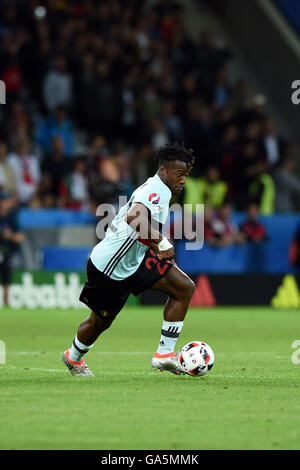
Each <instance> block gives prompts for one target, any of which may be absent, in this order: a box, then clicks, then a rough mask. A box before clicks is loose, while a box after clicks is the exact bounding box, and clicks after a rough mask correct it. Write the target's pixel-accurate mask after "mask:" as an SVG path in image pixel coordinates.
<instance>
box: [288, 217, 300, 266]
mask: <svg viewBox="0 0 300 470" xmlns="http://www.w3.org/2000/svg"><path fill="white" fill-rule="evenodd" d="M289 263H290V264H291V265H292V266H294V267H297V268H300V225H299V226H298V228H297V230H296V233H295V236H294V238H293V240H292V241H291V243H290V246H289Z"/></svg>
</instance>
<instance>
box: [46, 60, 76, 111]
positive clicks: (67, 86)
mask: <svg viewBox="0 0 300 470" xmlns="http://www.w3.org/2000/svg"><path fill="white" fill-rule="evenodd" d="M72 84H73V80H72V75H71V74H70V73H69V72H68V71H67V61H66V58H65V57H64V56H63V55H59V56H57V57H56V59H55V68H54V70H49V71H48V73H47V74H46V76H45V78H44V83H43V96H44V102H45V106H46V108H47V110H48V111H50V112H51V111H54V110H55V109H56V108H57V107H58V106H60V105H63V106H68V107H71V105H72Z"/></svg>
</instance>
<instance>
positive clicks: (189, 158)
mask: <svg viewBox="0 0 300 470" xmlns="http://www.w3.org/2000/svg"><path fill="white" fill-rule="evenodd" d="M155 158H156V160H157V162H158V174H159V176H160V178H161V179H162V181H163V182H164V183H165V184H166V185H167V186H168V187H169V188H170V190H171V191H172V193H173V194H179V193H180V192H181V191H182V189H183V186H184V184H185V180H186V177H187V176H188V175H189V173H190V171H191V169H192V167H193V164H194V159H195V157H194V153H193V150H192V149H186V148H185V147H184V146H183V145H181V144H179V143H178V142H174V143H172V144H167V145H164V147H161V148H160V149H159V150H158V152H157V153H156V155H155Z"/></svg>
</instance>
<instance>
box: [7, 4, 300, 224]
mask: <svg viewBox="0 0 300 470" xmlns="http://www.w3.org/2000/svg"><path fill="white" fill-rule="evenodd" d="M0 57H1V60H0V78H1V79H2V80H3V81H4V82H5V84H6V105H4V106H1V108H0V113H1V115H0V129H1V131H0V139H1V140H0V186H1V189H2V190H7V191H9V192H10V193H11V194H13V195H14V196H15V198H16V200H18V203H19V204H20V205H21V206H28V207H33V208H40V207H42V208H52V207H60V208H62V207H63V208H72V209H82V208H83V209H88V210H91V211H93V212H94V213H95V207H96V206H97V205H98V204H100V203H102V202H112V203H117V199H118V196H119V195H120V194H122V195H127V196H129V195H130V194H131V192H132V190H133V189H134V188H135V187H137V186H138V185H140V184H142V183H143V182H144V181H145V179H146V178H147V177H148V176H150V175H151V174H152V173H153V172H154V170H155V168H154V165H153V160H152V155H153V152H154V151H155V150H157V149H158V148H159V147H160V146H162V145H164V144H166V143H168V142H173V141H180V142H184V143H185V146H187V147H192V148H193V149H194V152H195V154H196V162H195V167H194V169H193V171H192V173H191V178H189V179H188V182H187V185H186V188H185V191H184V194H183V196H182V198H181V201H180V202H184V203H206V204H207V205H209V206H211V207H212V208H213V209H216V210H218V209H220V208H221V209H220V219H222V217H223V215H222V214H225V213H227V212H228V205H230V206H231V207H232V208H234V209H236V210H246V209H247V208H248V207H249V210H250V212H251V211H252V213H254V212H255V211H256V210H257V209H258V210H259V211H260V213H263V214H272V213H273V212H274V211H277V212H293V211H296V210H297V209H298V207H299V206H297V197H298V196H299V193H300V179H299V178H298V177H297V176H296V175H295V172H294V168H295V162H296V159H295V158H296V147H295V145H294V143H293V142H291V141H288V140H286V139H284V138H283V137H282V136H281V135H279V134H278V131H277V129H276V123H275V122H274V120H273V119H272V116H269V115H267V113H266V110H265V101H266V100H265V98H264V97H263V96H262V95H257V94H255V93H253V92H251V86H250V84H249V83H248V82H247V80H245V79H243V78H241V79H240V80H238V81H237V82H236V83H231V82H230V80H229V78H228V63H229V62H230V61H232V60H234V57H233V54H232V52H231V50H230V49H228V48H227V47H226V46H225V45H224V44H220V43H219V42H218V41H217V40H216V38H214V36H213V35H212V34H211V33H210V32H208V31H203V33H202V34H201V36H200V37H199V41H198V42H195V41H193V40H192V39H191V37H190V35H189V31H188V29H187V25H186V24H185V21H184V15H183V10H182V7H181V6H180V5H179V4H177V3H176V2H174V1H173V0H158V1H157V2H156V3H154V4H152V7H151V8H150V7H146V8H145V2H143V1H141V0H128V1H126V2H123V1H121V0H110V1H101V2H98V1H96V0H85V1H83V0H73V1H64V0H47V1H45V2H44V6H39V4H38V2H36V1H35V0H27V1H25V0H23V1H22V0H20V1H15V2H14V1H5V0H4V1H3V2H1V6H0ZM249 204H250V206H249ZM253 205H256V209H253ZM251 207H252V209H251ZM208 212H209V211H208ZM207 217H208V215H207Z"/></svg>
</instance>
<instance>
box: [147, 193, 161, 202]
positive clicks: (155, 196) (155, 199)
mask: <svg viewBox="0 0 300 470" xmlns="http://www.w3.org/2000/svg"><path fill="white" fill-rule="evenodd" d="M149 201H150V202H152V204H158V203H159V201H160V196H159V195H158V194H156V193H152V194H150V196H149Z"/></svg>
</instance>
